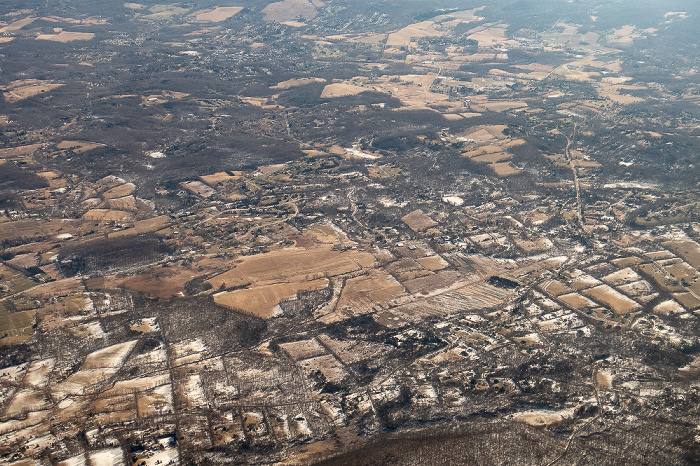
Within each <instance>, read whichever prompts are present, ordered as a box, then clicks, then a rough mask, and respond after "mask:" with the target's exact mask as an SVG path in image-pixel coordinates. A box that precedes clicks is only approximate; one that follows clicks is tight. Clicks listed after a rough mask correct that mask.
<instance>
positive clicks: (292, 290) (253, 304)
mask: <svg viewBox="0 0 700 466" xmlns="http://www.w3.org/2000/svg"><path fill="white" fill-rule="evenodd" d="M327 285H328V280H327V279H325V278H322V279H317V280H311V281H307V282H294V283H278V284H275V285H263V286H257V287H254V288H250V289H244V290H234V291H226V292H223V293H219V294H216V295H214V301H215V302H216V303H217V304H220V305H222V306H226V307H228V308H231V309H235V310H240V311H243V312H245V313H247V314H252V315H254V316H257V317H262V318H263V319H269V318H270V317H274V316H275V315H277V310H276V308H277V305H278V304H279V303H281V302H282V301H284V300H285V299H289V298H291V297H292V296H294V295H295V294H297V293H298V292H299V291H308V290H318V289H320V288H323V287H325V286H327Z"/></svg>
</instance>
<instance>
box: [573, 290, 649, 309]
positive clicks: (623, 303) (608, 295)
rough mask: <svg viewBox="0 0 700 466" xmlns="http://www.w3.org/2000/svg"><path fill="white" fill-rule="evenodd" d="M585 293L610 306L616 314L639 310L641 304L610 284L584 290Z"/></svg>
mask: <svg viewBox="0 0 700 466" xmlns="http://www.w3.org/2000/svg"><path fill="white" fill-rule="evenodd" d="M583 293H584V294H585V295H587V296H588V297H590V298H593V299H595V300H596V301H598V302H600V303H603V304H605V305H606V306H608V307H610V309H612V310H613V311H614V312H615V313H616V314H628V313H630V312H633V311H637V310H639V308H640V306H639V304H638V303H636V302H635V301H633V300H631V299H630V298H628V297H627V296H625V295H623V294H622V293H620V292H618V291H616V290H615V289H614V288H612V287H610V286H609V285H599V286H596V287H593V288H589V289H587V290H584V291H583Z"/></svg>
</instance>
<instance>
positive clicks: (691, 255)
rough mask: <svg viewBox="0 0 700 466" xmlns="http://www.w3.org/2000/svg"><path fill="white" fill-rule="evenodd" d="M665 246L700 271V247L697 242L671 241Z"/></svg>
mask: <svg viewBox="0 0 700 466" xmlns="http://www.w3.org/2000/svg"><path fill="white" fill-rule="evenodd" d="M663 246H664V247H666V248H668V249H670V250H671V251H673V252H674V253H676V254H678V255H679V256H680V257H682V258H683V259H684V260H685V261H686V262H687V263H689V264H690V265H692V266H693V267H695V269H696V270H700V245H699V244H698V243H696V242H695V241H669V242H667V243H663Z"/></svg>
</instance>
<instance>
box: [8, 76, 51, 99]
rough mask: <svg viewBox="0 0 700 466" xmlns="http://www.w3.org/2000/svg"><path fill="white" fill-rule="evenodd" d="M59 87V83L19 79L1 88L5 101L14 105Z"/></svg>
mask: <svg viewBox="0 0 700 466" xmlns="http://www.w3.org/2000/svg"><path fill="white" fill-rule="evenodd" d="M61 86H63V84H61V83H52V82H49V81H42V80H39V79H21V80H19V81H12V82H11V83H9V84H8V85H7V86H5V87H4V88H3V91H4V93H5V100H7V101H8V102H9V103H12V104H14V103H17V102H19V101H20V100H24V99H28V98H29V97H34V96H35V95H39V94H42V93H44V92H49V91H51V90H53V89H56V88H59V87H61Z"/></svg>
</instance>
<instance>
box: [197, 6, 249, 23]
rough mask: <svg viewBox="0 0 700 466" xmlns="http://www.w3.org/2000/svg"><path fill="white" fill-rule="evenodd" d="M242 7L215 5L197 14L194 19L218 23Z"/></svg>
mask: <svg viewBox="0 0 700 466" xmlns="http://www.w3.org/2000/svg"><path fill="white" fill-rule="evenodd" d="M242 9H243V7H240V6H217V7H216V8H214V9H213V10H211V11H205V12H202V13H199V14H197V16H195V19H196V20H197V21H209V22H213V23H219V22H221V21H224V20H227V19H229V18H232V17H233V16H235V15H237V14H238V13H239V12H240V11H241V10H242Z"/></svg>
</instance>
